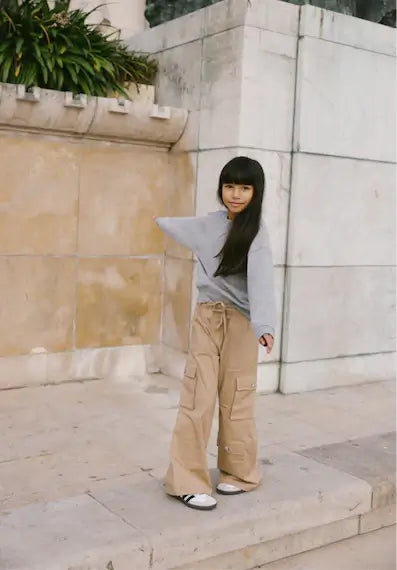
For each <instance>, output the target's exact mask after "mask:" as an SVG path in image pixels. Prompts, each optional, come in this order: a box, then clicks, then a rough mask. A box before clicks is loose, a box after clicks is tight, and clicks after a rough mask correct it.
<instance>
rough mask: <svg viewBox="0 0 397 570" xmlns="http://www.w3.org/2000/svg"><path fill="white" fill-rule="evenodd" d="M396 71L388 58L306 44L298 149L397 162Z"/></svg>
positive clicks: (302, 42)
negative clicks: (396, 120)
mask: <svg viewBox="0 0 397 570" xmlns="http://www.w3.org/2000/svg"><path fill="white" fill-rule="evenodd" d="M336 62H337V64H336ZM395 73H396V68H395V61H394V58H393V57H390V56H388V55H383V54H379V53H375V52H372V51H368V50H366V49H365V50H362V49H356V48H352V47H350V46H346V45H341V44H338V43H334V42H329V41H323V40H317V39H315V38H310V37H304V38H303V39H302V40H300V45H299V63H298V71H297V105H296V114H295V134H294V139H295V140H294V150H295V151H300V152H312V153H316V154H325V155H331V156H346V157H351V158H360V159H367V160H377V161H387V162H394V161H395V156H396V150H395V149H396V146H395V144H396V141H395V133H394V131H393V129H391V128H390V125H391V124H394V117H395V99H396V92H395ZM380 92H381V93H382V104H381V105H375V104H374V101H377V100H378V94H379V93H380Z"/></svg>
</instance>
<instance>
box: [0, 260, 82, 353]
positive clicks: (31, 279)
mask: <svg viewBox="0 0 397 570" xmlns="http://www.w3.org/2000/svg"><path fill="white" fill-rule="evenodd" d="M75 268H76V262H75V260H74V259H72V258H70V257H41V256H24V255H21V256H1V257H0V296H1V298H2V315H1V319H0V355H1V356H4V357H5V356H16V355H20V354H32V355H36V354H39V353H46V352H60V351H63V350H71V349H72V345H73V319H74V305H75V296H74V286H73V282H74V275H75V270H76V269H75Z"/></svg>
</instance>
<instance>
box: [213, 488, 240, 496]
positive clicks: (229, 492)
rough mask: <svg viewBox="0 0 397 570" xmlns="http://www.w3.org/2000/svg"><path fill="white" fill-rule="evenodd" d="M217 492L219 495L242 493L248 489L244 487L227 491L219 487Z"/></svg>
mask: <svg viewBox="0 0 397 570" xmlns="http://www.w3.org/2000/svg"><path fill="white" fill-rule="evenodd" d="M216 492H217V493H218V495H242V493H246V492H247V491H244V489H238V491H225V490H223V489H219V488H218V487H217V488H216Z"/></svg>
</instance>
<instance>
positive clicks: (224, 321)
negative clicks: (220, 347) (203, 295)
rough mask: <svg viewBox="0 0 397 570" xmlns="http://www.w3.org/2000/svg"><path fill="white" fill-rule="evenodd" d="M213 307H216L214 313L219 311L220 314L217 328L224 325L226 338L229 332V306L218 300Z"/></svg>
mask: <svg viewBox="0 0 397 570" xmlns="http://www.w3.org/2000/svg"><path fill="white" fill-rule="evenodd" d="M213 308H214V313H218V314H219V315H220V320H219V323H218V325H217V327H216V328H217V329H218V328H222V327H223V338H224V339H225V338H226V334H227V318H226V311H227V307H226V305H225V304H224V303H222V302H221V301H218V302H217V303H214V305H213Z"/></svg>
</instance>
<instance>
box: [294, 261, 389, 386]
mask: <svg viewBox="0 0 397 570" xmlns="http://www.w3.org/2000/svg"><path fill="white" fill-rule="evenodd" d="M286 287H287V291H288V293H287V305H286V308H285V311H286V313H285V328H284V334H285V335H286V339H287V341H286V342H285V344H284V349H283V360H285V361H286V362H300V361H305V360H317V359H324V358H335V357H341V356H354V355H364V354H372V353H381V352H393V351H394V349H395V341H394V338H395V319H394V310H393V309H394V304H395V268H394V267H359V266H357V267H354V266H352V267H289V268H288V270H287V283H286ZM305 300H306V301H305ZM363 307H365V311H363ZM327 365H331V363H327ZM375 379H376V377H375V378H374V380H375Z"/></svg>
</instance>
